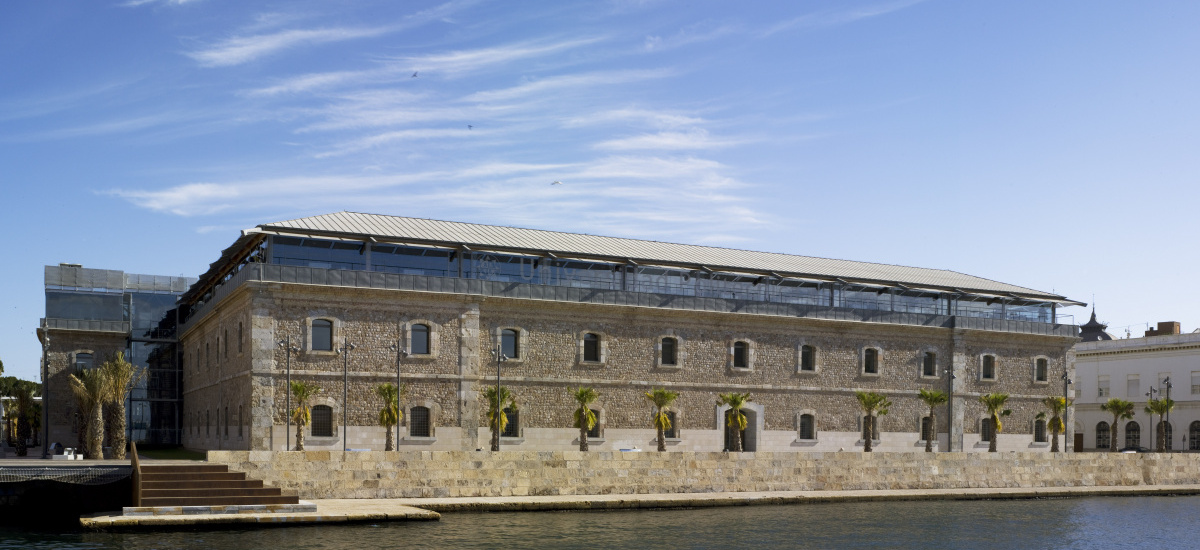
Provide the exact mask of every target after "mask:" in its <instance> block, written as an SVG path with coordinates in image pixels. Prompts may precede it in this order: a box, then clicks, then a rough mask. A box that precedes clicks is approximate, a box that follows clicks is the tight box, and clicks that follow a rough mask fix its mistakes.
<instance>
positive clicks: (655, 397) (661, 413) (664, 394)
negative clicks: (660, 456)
mask: <svg viewBox="0 0 1200 550" xmlns="http://www.w3.org/2000/svg"><path fill="white" fill-rule="evenodd" d="M678 398H679V392H673V391H670V390H667V389H664V388H655V389H653V390H650V391H648V392H646V399H649V400H650V402H651V403H654V416H653V417H652V419H653V423H654V428H655V429H656V430H658V452H660V453H662V452H666V450H667V435H666V432H667V430H669V429H671V417H670V416H668V415H667V413H668V412H670V411H671V403H674V402H675V400H676V399H678Z"/></svg>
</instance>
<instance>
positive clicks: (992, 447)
mask: <svg viewBox="0 0 1200 550" xmlns="http://www.w3.org/2000/svg"><path fill="white" fill-rule="evenodd" d="M996 420H998V419H997V418H996V417H995V416H993V417H992V440H991V441H989V442H988V452H989V453H994V452H996V440H997V439H1000V430H997V429H996V424H998V422H996Z"/></svg>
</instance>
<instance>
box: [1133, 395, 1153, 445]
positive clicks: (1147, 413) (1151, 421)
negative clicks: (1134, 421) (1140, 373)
mask: <svg viewBox="0 0 1200 550" xmlns="http://www.w3.org/2000/svg"><path fill="white" fill-rule="evenodd" d="M1156 393H1158V388H1150V391H1148V392H1146V397H1148V398H1150V401H1154V394H1156ZM1146 415H1147V416H1149V417H1150V441H1151V443H1152V444H1153V442H1154V439H1155V435H1154V413H1152V412H1150V407H1149V406H1147V407H1146ZM1138 443H1141V441H1138Z"/></svg>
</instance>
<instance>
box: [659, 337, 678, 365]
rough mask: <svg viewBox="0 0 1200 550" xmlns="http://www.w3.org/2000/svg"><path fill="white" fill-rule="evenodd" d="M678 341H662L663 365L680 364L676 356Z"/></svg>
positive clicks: (672, 339)
mask: <svg viewBox="0 0 1200 550" xmlns="http://www.w3.org/2000/svg"><path fill="white" fill-rule="evenodd" d="M676 343H677V341H676V340H675V339H674V338H663V339H662V364H664V365H675V364H678V359H677V358H676V354H675V344H676Z"/></svg>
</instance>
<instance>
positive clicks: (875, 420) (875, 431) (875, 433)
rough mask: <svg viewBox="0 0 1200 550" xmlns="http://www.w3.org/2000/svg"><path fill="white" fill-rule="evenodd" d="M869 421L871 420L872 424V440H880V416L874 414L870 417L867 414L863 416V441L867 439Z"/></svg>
mask: <svg viewBox="0 0 1200 550" xmlns="http://www.w3.org/2000/svg"><path fill="white" fill-rule="evenodd" d="M867 422H870V426H871V440H872V441H879V417H878V416H872V417H870V418H868V417H866V416H864V417H862V434H861V437H862V438H863V441H866V439H867V425H868V424H867Z"/></svg>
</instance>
